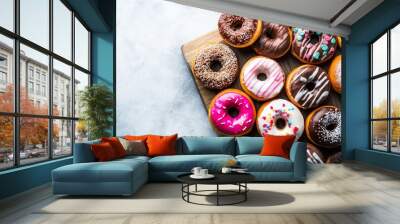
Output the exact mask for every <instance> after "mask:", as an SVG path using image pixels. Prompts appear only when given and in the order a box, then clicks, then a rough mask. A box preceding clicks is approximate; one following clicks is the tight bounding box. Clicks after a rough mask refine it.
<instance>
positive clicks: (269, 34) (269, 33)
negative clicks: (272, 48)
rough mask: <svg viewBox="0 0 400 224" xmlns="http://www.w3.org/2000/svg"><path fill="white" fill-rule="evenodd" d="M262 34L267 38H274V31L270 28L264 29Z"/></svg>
mask: <svg viewBox="0 0 400 224" xmlns="http://www.w3.org/2000/svg"><path fill="white" fill-rule="evenodd" d="M264 34H265V36H266V37H268V38H269V39H275V33H274V31H273V30H272V29H266V30H265V32H264Z"/></svg>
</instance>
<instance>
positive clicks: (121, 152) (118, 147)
mask: <svg viewBox="0 0 400 224" xmlns="http://www.w3.org/2000/svg"><path fill="white" fill-rule="evenodd" d="M101 142H108V143H110V145H111V146H112V148H113V149H114V152H115V155H116V156H117V157H118V158H121V157H125V156H126V151H125V149H124V146H122V144H121V142H120V141H119V139H118V138H117V137H110V138H101Z"/></svg>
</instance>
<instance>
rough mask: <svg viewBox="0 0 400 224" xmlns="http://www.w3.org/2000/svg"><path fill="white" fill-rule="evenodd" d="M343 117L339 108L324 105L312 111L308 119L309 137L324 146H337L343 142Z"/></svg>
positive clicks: (307, 132) (313, 141) (307, 130)
mask: <svg viewBox="0 0 400 224" xmlns="http://www.w3.org/2000/svg"><path fill="white" fill-rule="evenodd" d="M341 128H342V117H341V113H340V110H339V108H337V107H335V106H322V107H319V108H317V109H315V110H314V111H312V112H311V113H310V114H309V115H308V116H307V119H306V127H305V129H306V134H307V138H308V139H309V140H310V141H311V142H312V143H314V144H316V145H318V146H321V147H324V148H336V147H338V146H340V144H341V136H342V135H341Z"/></svg>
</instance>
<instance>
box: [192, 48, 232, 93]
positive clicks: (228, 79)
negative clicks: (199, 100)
mask: <svg viewBox="0 0 400 224" xmlns="http://www.w3.org/2000/svg"><path fill="white" fill-rule="evenodd" d="M192 70H193V74H194V76H195V77H196V78H197V79H198V80H200V82H201V83H202V84H203V86H204V87H206V88H208V89H224V88H227V87H229V86H230V85H232V83H233V82H235V80H236V77H237V75H238V73H239V61H238V59H237V57H236V54H235V52H233V51H232V49H230V48H229V47H228V46H226V45H225V44H213V45H210V46H208V47H206V48H203V49H202V50H200V52H199V53H198V54H197V56H196V58H195V59H194V61H193V65H192Z"/></svg>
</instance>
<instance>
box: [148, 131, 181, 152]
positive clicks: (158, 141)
mask: <svg viewBox="0 0 400 224" xmlns="http://www.w3.org/2000/svg"><path fill="white" fill-rule="evenodd" d="M177 138H178V134H175V135H171V136H158V135H150V136H148V137H147V140H146V142H147V147H148V152H147V154H148V156H165V155H176V139H177Z"/></svg>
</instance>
